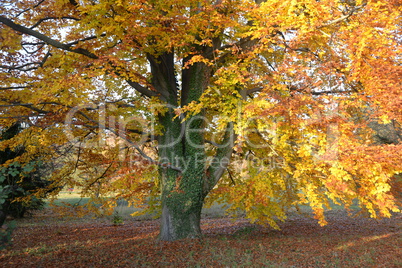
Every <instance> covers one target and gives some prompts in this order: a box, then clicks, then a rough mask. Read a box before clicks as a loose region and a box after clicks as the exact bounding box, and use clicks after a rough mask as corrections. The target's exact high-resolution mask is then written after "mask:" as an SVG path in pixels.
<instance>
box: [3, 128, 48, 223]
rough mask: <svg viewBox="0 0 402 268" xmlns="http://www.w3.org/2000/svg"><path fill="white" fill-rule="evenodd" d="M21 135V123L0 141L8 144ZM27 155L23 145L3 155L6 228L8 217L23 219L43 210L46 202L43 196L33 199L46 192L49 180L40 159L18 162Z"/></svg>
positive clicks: (8, 130) (4, 132) (6, 131)
mask: <svg viewBox="0 0 402 268" xmlns="http://www.w3.org/2000/svg"><path fill="white" fill-rule="evenodd" d="M21 131H22V127H21V125H20V124H19V123H16V124H14V125H12V126H11V127H9V128H7V129H4V130H3V131H2V132H1V137H0V139H1V140H2V141H8V140H10V139H12V138H13V137H15V136H16V135H18V133H20V132H21ZM23 153H24V147H23V146H22V145H20V146H17V147H16V148H14V149H13V150H11V149H9V148H6V149H4V150H3V151H1V152H0V164H1V165H6V166H3V167H1V169H0V186H1V188H2V191H1V196H2V197H1V199H0V202H1V204H0V205H1V206H0V207H1V217H0V226H1V225H3V223H4V220H5V218H6V216H7V215H9V216H12V217H15V218H22V217H24V215H25V214H26V212H27V211H30V210H38V209H41V208H42V207H43V206H44V204H45V202H44V201H43V198H44V197H45V196H44V195H42V196H40V197H41V198H38V197H37V196H35V195H34V193H35V192H37V191H38V190H41V191H42V190H44V189H46V188H47V186H48V185H49V182H48V181H47V180H46V176H45V173H44V172H43V171H44V168H43V167H44V166H43V164H41V163H40V160H39V158H38V157H36V158H35V159H33V160H31V161H30V162H28V163H20V162H18V158H19V156H21V155H22V154H23Z"/></svg>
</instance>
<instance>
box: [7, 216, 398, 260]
mask: <svg viewBox="0 0 402 268" xmlns="http://www.w3.org/2000/svg"><path fill="white" fill-rule="evenodd" d="M328 221H329V224H328V225H327V226H324V227H320V226H318V224H317V223H316V221H315V220H314V219H312V218H311V217H306V216H305V215H304V216H299V215H294V216H292V217H290V218H289V219H288V221H286V222H285V223H283V224H281V230H279V231H278V230H274V229H272V228H269V227H261V226H257V225H253V224H250V223H249V222H248V221H247V220H245V219H237V220H232V219H229V218H218V219H204V220H203V221H202V229H203V232H204V234H205V236H204V238H203V239H202V240H183V241H177V242H173V243H165V242H158V241H157V239H156V238H157V234H158V228H159V226H158V221H156V220H151V221H136V220H134V219H133V220H125V221H124V224H121V225H117V226H115V225H113V224H112V222H111V220H110V218H101V219H88V218H86V219H69V218H64V219H61V218H58V217H56V216H55V215H53V214H51V213H50V212H49V211H44V212H40V213H38V214H36V215H34V216H33V217H32V218H30V219H24V220H21V221H18V223H17V225H18V227H17V229H16V230H14V232H13V244H12V246H11V247H9V248H8V249H5V250H2V251H1V252H0V267H59V268H61V267H402V214H400V213H399V214H396V215H394V217H392V218H391V219H383V220H374V219H367V218H360V217H356V218H350V217H348V216H347V214H346V213H345V212H343V211H335V212H329V214H328Z"/></svg>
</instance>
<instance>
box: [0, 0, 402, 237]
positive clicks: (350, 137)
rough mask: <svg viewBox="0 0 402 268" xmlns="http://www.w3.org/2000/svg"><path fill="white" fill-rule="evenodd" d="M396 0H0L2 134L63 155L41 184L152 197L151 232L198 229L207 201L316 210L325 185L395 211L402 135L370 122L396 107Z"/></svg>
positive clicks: (324, 200)
mask: <svg viewBox="0 0 402 268" xmlns="http://www.w3.org/2000/svg"><path fill="white" fill-rule="evenodd" d="M401 9H402V6H401V4H400V2H399V1H397V0H392V1H391V0H387V1H385V0H321V1H295V0H281V1H277V0H271V1H260V0H255V1H252V0H215V1H209V0H203V1H199V0H197V1H193V0H175V1H171V0H165V1H156V0H152V1H143V0H21V1H11V0H2V4H1V7H0V13H1V15H0V22H1V23H0V31H1V53H0V57H1V60H0V61H1V66H0V68H1V70H2V72H1V74H0V75H1V81H2V82H1V88H0V102H1V103H0V107H1V112H0V113H1V118H0V120H1V126H2V127H7V126H10V125H12V124H14V123H15V122H16V121H20V122H24V123H25V124H27V125H29V126H30V127H29V128H26V129H25V130H24V131H23V132H22V133H20V134H19V135H17V136H16V137H14V138H13V139H11V140H7V141H3V142H2V143H1V148H0V149H3V148H6V147H13V146H17V145H18V144H21V143H24V147H25V148H26V152H25V154H24V155H22V156H20V159H19V160H20V162H22V163H23V162H24V161H25V162H29V159H30V155H34V154H37V153H41V155H43V154H45V155H47V156H48V161H57V162H58V165H57V168H56V169H55V171H54V174H53V178H52V179H53V184H52V185H51V187H55V186H64V185H70V186H71V187H75V186H77V187H80V188H81V189H82V194H83V195H89V196H91V195H92V196H93V198H94V199H96V198H98V199H99V198H103V197H107V196H113V197H114V198H125V199H127V200H129V201H130V203H131V204H132V205H138V206H140V205H144V206H149V205H150V206H152V207H155V206H157V205H158V204H160V206H161V229H160V239H161V240H168V241H172V240H176V239H181V238H186V237H199V236H200V235H201V229H200V215H201V209H202V207H203V205H204V203H205V202H213V201H221V202H226V203H229V204H231V206H230V208H229V210H230V211H232V212H233V213H236V212H237V211H242V212H246V214H247V216H248V217H249V218H250V219H251V220H252V221H255V222H258V223H262V224H264V223H268V224H270V225H271V226H273V227H277V225H276V221H277V220H283V219H285V218H286V212H287V211H288V209H289V208H290V207H294V206H296V207H297V206H298V205H300V204H309V205H310V206H311V207H312V209H313V211H314V213H315V215H316V218H317V219H318V221H319V222H320V223H321V224H325V219H324V214H323V212H324V209H325V207H328V206H329V205H328V204H329V200H332V201H333V202H335V203H342V204H344V205H345V206H346V207H348V206H350V205H351V204H352V202H353V200H357V201H358V203H359V205H360V206H361V207H362V208H363V209H365V210H367V211H368V212H369V213H370V215H371V216H372V217H379V216H390V215H391V212H392V211H394V212H395V211H399V210H398V206H397V202H396V201H397V200H396V199H395V196H394V195H393V194H392V193H393V191H391V188H390V187H391V186H390V185H391V184H392V183H391V182H392V180H393V179H392V178H395V177H394V175H395V174H398V173H400V172H402V164H401V163H402V159H401V156H400V151H401V149H402V148H401V144H400V143H396V144H395V143H390V144H378V143H375V142H374V140H373V130H372V129H371V128H370V127H368V123H370V122H377V123H379V124H392V125H393V126H394V128H398V126H399V127H400V125H398V124H399V123H400V122H402V111H401V107H402V97H401V94H400V92H401V86H402V85H401V74H402V65H401V56H400V55H401V52H402V49H401V25H402V24H401V17H402V16H401V11H402V10H401ZM6 164H7V163H6ZM156 173H157V174H159V175H157V176H156ZM395 185H396V184H395ZM394 190H395V189H394ZM145 200H146V201H147V202H144V201H145ZM144 203H145V204H144Z"/></svg>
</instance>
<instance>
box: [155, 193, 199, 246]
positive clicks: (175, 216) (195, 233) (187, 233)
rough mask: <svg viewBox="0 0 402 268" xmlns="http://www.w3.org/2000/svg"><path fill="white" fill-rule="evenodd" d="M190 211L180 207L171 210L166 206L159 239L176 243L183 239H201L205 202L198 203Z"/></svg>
mask: <svg viewBox="0 0 402 268" xmlns="http://www.w3.org/2000/svg"><path fill="white" fill-rule="evenodd" d="M196 203H197V204H194V206H193V208H192V209H191V210H189V211H183V210H181V209H180V207H173V208H170V207H169V206H168V205H166V204H164V205H163V208H162V218H161V229H160V234H159V239H160V240H163V241H174V240H178V239H183V238H199V237H201V226H200V223H201V209H202V205H203V202H200V200H199V201H198V202H196Z"/></svg>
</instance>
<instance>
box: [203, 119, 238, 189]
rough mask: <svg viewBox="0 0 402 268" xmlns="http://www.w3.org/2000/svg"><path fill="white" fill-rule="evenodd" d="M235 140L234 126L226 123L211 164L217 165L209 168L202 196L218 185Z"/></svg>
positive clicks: (227, 163) (228, 161)
mask: <svg viewBox="0 0 402 268" xmlns="http://www.w3.org/2000/svg"><path fill="white" fill-rule="evenodd" d="M235 140H236V134H235V132H234V124H233V123H232V122H230V123H228V125H227V127H226V132H225V135H224V137H223V139H222V143H221V145H220V146H219V147H218V149H217V151H216V154H215V157H214V160H213V161H212V162H213V163H215V164H216V163H219V165H214V166H209V168H208V173H209V174H208V176H207V178H206V180H205V181H204V194H205V195H206V194H208V193H209V191H211V190H212V188H214V186H215V185H216V184H217V183H218V181H219V179H220V178H221V177H222V175H223V173H224V172H225V170H226V169H227V167H228V165H229V163H230V158H231V156H232V153H233V147H234V143H235Z"/></svg>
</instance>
